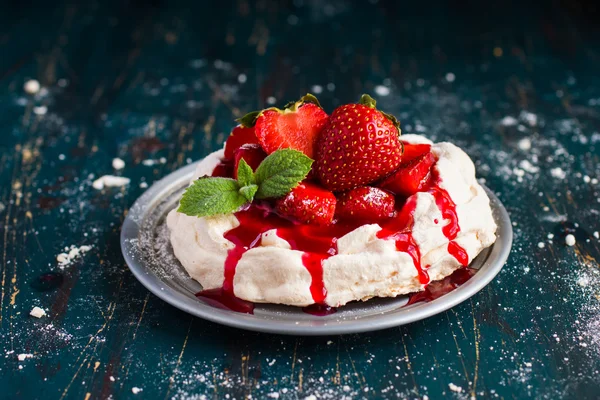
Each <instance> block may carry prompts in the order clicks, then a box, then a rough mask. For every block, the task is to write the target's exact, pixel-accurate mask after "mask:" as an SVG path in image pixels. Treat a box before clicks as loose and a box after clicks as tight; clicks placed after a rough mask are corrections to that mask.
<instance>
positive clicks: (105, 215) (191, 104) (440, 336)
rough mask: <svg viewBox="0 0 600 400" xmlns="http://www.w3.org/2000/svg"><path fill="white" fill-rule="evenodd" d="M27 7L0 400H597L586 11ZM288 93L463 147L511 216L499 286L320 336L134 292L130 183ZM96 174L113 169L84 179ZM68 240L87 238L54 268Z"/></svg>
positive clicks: (154, 174)
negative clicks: (426, 312) (128, 250)
mask: <svg viewBox="0 0 600 400" xmlns="http://www.w3.org/2000/svg"><path fill="white" fill-rule="evenodd" d="M25 3H26V4H23V2H9V3H8V4H6V5H5V8H3V11H2V13H0V23H1V24H0V26H2V28H1V30H0V54H2V56H1V57H0V204H1V205H0V263H1V264H0V266H1V267H2V270H1V271H0V282H1V292H0V339H1V340H0V359H1V360H2V362H1V363H0V393H2V395H1V396H0V397H2V398H7V399H53V398H58V399H106V398H111V397H112V398H115V399H116V398H119V399H121V398H144V399H154V398H156V399H171V398H175V399H179V398H182V399H183V398H195V399H201V398H215V399H216V398H226V395H229V397H227V398H230V399H233V398H236V399H241V398H250V396H251V397H252V398H265V397H266V396H267V395H269V394H270V395H271V396H274V395H273V394H274V393H277V395H278V396H279V398H280V399H288V398H289V399H304V398H306V397H309V396H311V395H314V396H316V397H317V398H332V399H338V398H343V396H347V397H351V398H411V399H412V398H418V399H423V398H427V397H428V398H431V399H438V398H443V397H450V398H482V399H483V398H503V399H511V398H548V399H555V398H577V399H586V398H590V399H592V398H597V397H598V396H599V395H600V376H599V372H598V371H599V370H600V333H599V332H600V304H599V301H600V292H599V291H598V288H599V287H600V285H599V284H600V271H599V263H598V261H599V260H600V242H599V241H598V238H597V237H595V236H594V232H598V231H600V222H599V221H600V193H599V192H600V185H599V184H598V181H597V180H598V179H600V167H599V165H600V134H599V133H598V132H599V131H600V109H599V107H600V79H599V78H598V74H597V68H596V66H597V65H598V63H597V62H598V60H599V59H600V56H599V55H600V53H599V51H600V41H599V40H600V38H599V37H598V33H597V31H596V30H595V29H594V26H595V23H596V21H597V19H594V16H597V13H595V11H594V10H593V5H590V4H585V3H572V2H558V1H557V2H551V3H549V4H548V5H546V6H545V7H544V8H543V9H541V8H538V7H536V6H535V5H529V6H527V5H526V4H518V5H517V4H511V3H506V4H503V3H498V4H492V5H485V6H484V5H482V4H483V3H481V4H480V2H467V3H464V4H461V5H459V4H457V2H450V3H452V4H450V3H449V2H426V3H425V2H421V3H415V4H410V5H407V4H404V2H393V1H372V2H361V3H357V2H349V1H341V0H331V1H328V2H316V1H294V2H291V1H289V2H275V1H266V0H265V1H259V2H255V3H254V2H247V1H243V0H239V1H234V2H223V3H222V4H220V6H217V5H213V6H208V7H207V6H205V5H203V4H200V3H201V2H191V1H177V2H166V1H159V0H155V1H153V2H141V1H128V2H119V1H112V2H110V1H107V2H84V3H83V4H78V3H79V2H55V4H53V5H49V4H48V2H45V3H41V2H40V3H35V2H25ZM29 79H37V80H38V81H39V82H40V83H41V85H42V87H43V90H42V92H40V93H38V94H35V95H31V94H27V93H25V91H24V90H23V85H24V83H25V82H26V81H27V80H29ZM308 91H311V92H313V93H316V94H317V95H318V96H319V99H320V100H321V103H322V104H323V105H324V106H325V108H326V109H327V110H329V111H331V110H333V108H334V107H335V106H337V105H340V104H343V103H346V102H352V101H356V100H357V99H358V97H359V96H360V94H362V93H363V92H369V93H372V94H374V96H375V97H377V99H378V104H379V106H380V107H381V108H382V109H384V110H386V111H388V112H391V113H393V114H395V115H396V116H397V117H398V118H399V119H400V120H401V121H402V126H403V131H404V132H416V133H423V134H425V135H428V136H429V137H431V138H432V139H434V140H451V141H453V142H455V143H457V144H458V145H460V146H461V147H463V148H464V149H465V150H466V151H467V152H468V153H469V155H470V156H471V157H472V158H473V159H474V161H475V162H476V164H477V168H478V174H479V176H480V177H481V178H483V179H485V182H486V185H487V186H488V187H490V188H491V189H492V190H494V191H495V192H496V193H497V194H498V195H499V197H500V198H501V200H502V201H503V202H504V204H505V205H506V207H507V209H508V210H509V212H510V214H511V218H512V219H513V221H514V225H515V226H514V229H515V243H514V249H513V252H512V254H511V257H510V259H509V262H508V264H507V265H506V267H505V268H504V269H503V271H502V272H501V273H500V275H499V276H498V277H497V279H496V280H494V281H493V282H492V283H491V284H490V285H489V286H487V287H486V288H485V289H484V290H483V291H482V292H480V293H479V294H477V295H476V296H474V297H473V298H472V299H471V300H470V301H467V302H465V303H463V304H461V305H459V306H457V307H455V308H453V309H452V310H449V311H447V312H445V313H443V314H440V315H437V316H435V317H432V318H429V319H427V320H425V321H420V322H416V323H413V324H411V325H408V326H403V327H398V328H395V329H388V330H385V331H381V332H375V333H367V334H361V335H348V336H339V337H324V338H303V337H285V336H276V335H266V334H258V333H251V332H243V331H239V330H235V329H231V328H227V327H223V326H218V325H215V324H212V323H209V322H206V321H203V320H200V319H196V318H193V317H191V316H189V315H187V314H185V313H183V312H181V311H179V310H177V309H175V308H173V307H171V306H169V305H167V304H166V303H164V302H162V301H160V300H159V299H158V298H156V297H154V296H153V295H151V294H149V293H148V292H147V291H146V290H145V289H144V288H143V287H142V286H141V284H139V283H138V282H137V281H136V279H135V278H134V277H133V276H132V275H131V274H130V272H129V270H128V269H127V267H126V265H125V263H124V261H123V259H122V256H121V254H120V248H119V230H120V225H121V223H122V221H123V219H124V217H125V216H126V213H127V209H128V207H129V206H130V205H131V204H132V203H133V202H134V201H135V199H136V198H137V197H138V196H139V195H140V194H141V193H142V192H143V191H144V188H143V186H144V185H145V184H146V183H147V184H151V183H152V182H153V181H155V180H157V179H159V178H161V177H163V176H165V175H167V174H168V173H169V172H172V171H174V170H175V169H177V168H179V167H181V166H183V165H185V164H187V163H189V162H191V161H192V160H196V159H199V158H202V157H203V156H205V155H207V154H208V153H209V152H211V151H213V150H215V149H217V148H219V147H221V146H222V143H223V140H224V138H225V137H226V135H227V134H228V132H229V130H230V129H231V127H232V125H233V119H234V118H237V117H239V116H241V115H243V114H244V112H246V111H250V110H253V109H256V108H259V107H263V106H265V105H268V104H271V103H272V102H275V103H276V104H283V103H285V102H287V101H288V100H291V99H294V98H297V97H299V96H300V95H303V94H304V93H306V92H308ZM529 113H530V114H529ZM505 117H512V118H514V120H510V119H506V118H505ZM114 157H120V158H122V159H123V160H125V162H126V167H125V168H124V169H123V170H120V171H114V170H113V169H112V167H111V161H112V159H113V158H114ZM148 160H153V161H152V162H149V161H148ZM144 161H146V162H145V163H144ZM149 164H151V165H149ZM553 168H560V170H555V171H554V173H553V172H552V169H553ZM561 172H564V174H565V176H566V178H564V179H562V178H561V177H560V175H561ZM109 173H116V174H118V175H123V176H126V177H128V178H131V184H130V185H128V186H126V187H123V188H112V189H111V188H107V189H104V190H102V191H98V190H95V189H93V188H92V186H91V183H92V181H93V179H94V177H98V176H101V175H104V174H109ZM568 233H571V234H573V235H575V237H576V239H577V242H576V245H575V246H573V247H568V246H566V245H565V236H566V234H568ZM549 234H550V235H551V236H549ZM540 243H541V244H540ZM71 245H74V246H82V245H90V246H92V249H91V250H90V251H89V252H88V253H86V254H84V255H82V256H81V257H79V258H77V259H75V260H74V261H73V262H71V263H70V264H69V265H68V266H65V267H63V268H61V267H59V266H58V263H57V262H56V255H57V254H59V253H61V252H63V251H64V248H65V247H66V246H71ZM48 272H59V273H60V274H61V275H62V278H61V279H58V280H56V279H54V278H52V279H50V278H51V276H49V275H44V274H46V273H48ZM43 276H45V278H44V277H43ZM49 277H50V278H49ZM33 306H40V307H42V308H44V309H45V310H46V311H47V313H48V315H47V316H46V317H44V318H42V319H35V318H32V317H29V311H30V310H31V309H32V308H33ZM20 354H31V355H32V356H31V357H27V358H25V359H24V360H22V361H20V360H19V358H18V355H20ZM134 388H139V389H141V391H139V392H138V393H137V394H135V393H134V390H133V389H134ZM459 389H460V392H459V391H458V390H459ZM426 396H427V397H426ZM273 398H274V397H273ZM309 398H310V397H309Z"/></svg>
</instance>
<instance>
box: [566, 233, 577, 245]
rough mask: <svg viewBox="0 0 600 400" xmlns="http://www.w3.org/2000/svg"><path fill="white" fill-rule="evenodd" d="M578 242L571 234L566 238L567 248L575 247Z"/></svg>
mask: <svg viewBox="0 0 600 400" xmlns="http://www.w3.org/2000/svg"><path fill="white" fill-rule="evenodd" d="M576 242H577V241H576V240H575V236H573V235H571V234H568V235H567V236H566V237H565V243H566V244H567V246H575V243H576Z"/></svg>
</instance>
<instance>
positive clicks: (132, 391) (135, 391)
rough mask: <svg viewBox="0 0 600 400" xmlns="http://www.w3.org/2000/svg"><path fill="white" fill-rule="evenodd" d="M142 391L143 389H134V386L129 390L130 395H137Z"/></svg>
mask: <svg viewBox="0 0 600 400" xmlns="http://www.w3.org/2000/svg"><path fill="white" fill-rule="evenodd" d="M143 390H144V389H142V388H139V387H135V386H134V387H132V388H131V393H133V394H138V393H139V392H141V391H143Z"/></svg>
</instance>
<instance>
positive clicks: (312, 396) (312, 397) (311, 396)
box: [304, 394, 317, 400]
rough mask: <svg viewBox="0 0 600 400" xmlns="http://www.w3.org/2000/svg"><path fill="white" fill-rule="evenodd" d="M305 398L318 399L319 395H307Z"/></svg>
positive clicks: (306, 399) (308, 399) (309, 399)
mask: <svg viewBox="0 0 600 400" xmlns="http://www.w3.org/2000/svg"><path fill="white" fill-rule="evenodd" d="M304 400H317V396H315V395H314V394H311V395H310V396H306V397H305V398H304Z"/></svg>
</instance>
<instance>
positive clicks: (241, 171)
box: [237, 158, 256, 186]
mask: <svg viewBox="0 0 600 400" xmlns="http://www.w3.org/2000/svg"><path fill="white" fill-rule="evenodd" d="M237 180H238V183H239V184H240V186H248V185H253V184H255V183H256V180H255V179H254V171H252V168H251V167H250V166H249V165H248V163H247V162H246V160H244V159H243V158H242V159H241V160H240V163H239V164H238V169H237Z"/></svg>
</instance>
